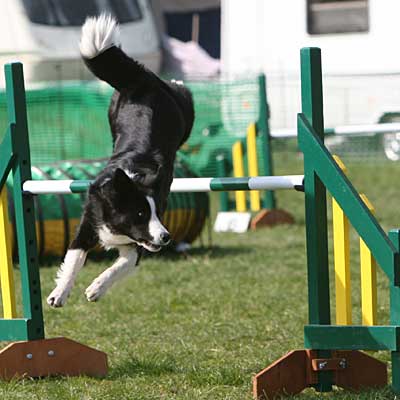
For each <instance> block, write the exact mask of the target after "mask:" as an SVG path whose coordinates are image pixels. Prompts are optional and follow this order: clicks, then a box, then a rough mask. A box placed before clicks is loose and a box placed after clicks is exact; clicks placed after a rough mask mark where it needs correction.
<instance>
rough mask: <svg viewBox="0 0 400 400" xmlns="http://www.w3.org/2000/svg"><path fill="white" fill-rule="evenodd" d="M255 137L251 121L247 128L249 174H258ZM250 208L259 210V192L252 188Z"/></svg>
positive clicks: (254, 127)
mask: <svg viewBox="0 0 400 400" xmlns="http://www.w3.org/2000/svg"><path fill="white" fill-rule="evenodd" d="M256 137H257V130H256V124H255V123H252V124H250V125H249V127H248V128H247V165H248V170H249V176H258V160H257V142H256ZM250 208H251V211H260V209H261V200H260V192H259V191H258V190H252V191H251V192H250Z"/></svg>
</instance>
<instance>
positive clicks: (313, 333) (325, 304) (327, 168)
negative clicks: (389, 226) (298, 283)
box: [253, 48, 400, 399]
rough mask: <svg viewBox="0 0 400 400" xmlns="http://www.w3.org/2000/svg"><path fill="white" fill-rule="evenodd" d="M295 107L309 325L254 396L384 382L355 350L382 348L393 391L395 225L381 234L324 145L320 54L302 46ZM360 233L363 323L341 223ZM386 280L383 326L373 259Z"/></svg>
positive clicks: (396, 376) (397, 368)
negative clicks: (357, 315)
mask: <svg viewBox="0 0 400 400" xmlns="http://www.w3.org/2000/svg"><path fill="white" fill-rule="evenodd" d="M301 83H302V85H301V88H302V89H301V93H302V113H301V114H299V115H298V140H299V145H300V148H301V150H302V152H303V154H304V194H305V207H306V239H307V271H308V308H309V324H308V325H305V327H304V344H305V350H295V351H291V352H290V353H288V354H287V355H286V356H284V357H282V358H281V359H279V360H277V361H276V362H275V363H273V364H272V365H270V366H269V367H267V368H266V369H264V370H263V371H261V372H259V373H258V374H257V375H256V376H255V378H254V380H253V392H254V397H255V398H257V399H260V398H262V399H273V398H275V397H277V396H281V395H283V394H289V395H290V394H296V393H299V392H301V391H302V390H303V389H305V388H307V387H313V388H314V389H316V390H317V391H320V392H327V391H331V390H332V386H333V385H336V386H339V387H342V388H348V389H353V390H359V389H361V388H368V387H380V386H384V385H386V383H387V371H386V364H385V363H382V362H381V361H378V360H376V359H374V358H372V357H370V356H369V355H367V354H365V353H362V352H360V351H358V350H389V351H391V355H392V387H393V390H394V391H395V392H397V393H399V392H400V348H399V346H400V345H399V343H400V342H399V332H400V269H399V267H400V253H399V251H400V230H399V229H395V230H391V231H390V232H389V234H388V235H387V234H386V233H385V232H384V231H383V230H382V228H381V226H380V225H379V224H378V222H377V221H376V219H375V217H374V216H373V213H372V206H371V205H370V204H369V202H368V200H367V199H366V197H365V196H362V195H359V194H358V193H357V191H356V190H355V189H354V187H353V186H352V184H351V182H350V181H349V179H348V178H347V176H346V175H345V173H344V171H343V169H344V166H343V165H342V163H341V162H340V160H338V159H336V160H335V159H334V158H333V157H332V155H331V154H330V153H329V152H328V150H327V149H326V147H325V146H324V143H323V140H324V124H323V111H322V108H323V106H322V105H323V97H322V72H321V54H320V50H319V49H317V48H305V49H302V51H301ZM327 191H329V192H330V194H331V195H332V198H333V199H334V200H335V203H334V212H335V213H336V215H335V220H336V221H335V222H334V223H335V225H336V226H335V228H334V229H335V230H336V232H335V234H337V232H339V237H340V238H339V240H338V238H336V239H335V246H336V247H337V248H336V249H335V253H336V254H335V257H339V262H338V263H337V264H336V268H337V269H336V278H337V287H338V290H337V291H336V300H337V303H336V304H337V306H336V312H337V317H336V325H334V324H332V322H331V309H330V288H329V263H328V228H327V204H326V192H327ZM349 224H351V225H352V226H353V227H354V229H355V230H356V231H357V233H358V234H359V236H360V238H361V252H362V257H361V262H362V264H363V266H362V268H363V271H362V275H363V278H362V280H364V279H365V282H364V283H362V285H363V294H362V297H363V303H364V302H365V300H367V301H366V304H365V306H364V304H363V325H351V322H352V321H351V303H350V296H349V295H350V275H349V262H348V256H349V249H348V240H347V236H348V226H349ZM374 260H376V264H377V265H379V267H380V268H381V269H382V270H383V272H384V273H385V275H386V276H387V278H388V279H389V282H390V324H391V325H380V326H379V325H376V286H375V283H374V282H375V277H374V274H375V270H374V267H375V261H374Z"/></svg>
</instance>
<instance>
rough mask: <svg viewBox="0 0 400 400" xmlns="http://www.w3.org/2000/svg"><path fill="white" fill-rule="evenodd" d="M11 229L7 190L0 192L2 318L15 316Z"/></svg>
mask: <svg viewBox="0 0 400 400" xmlns="http://www.w3.org/2000/svg"><path fill="white" fill-rule="evenodd" d="M10 233H11V229H10V222H9V219H8V205H7V190H6V188H5V187H4V188H3V189H2V190H1V193H0V284H1V296H2V300H3V318H5V319H11V318H16V316H17V312H16V307H15V287H14V274H13V263H12V254H11V235H10Z"/></svg>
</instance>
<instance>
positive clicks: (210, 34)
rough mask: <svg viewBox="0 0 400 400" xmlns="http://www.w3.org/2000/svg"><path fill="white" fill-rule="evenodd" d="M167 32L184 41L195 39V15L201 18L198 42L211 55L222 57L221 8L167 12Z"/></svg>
mask: <svg viewBox="0 0 400 400" xmlns="http://www.w3.org/2000/svg"><path fill="white" fill-rule="evenodd" d="M164 15H165V19H166V22H167V24H166V25H167V33H168V35H169V36H172V37H174V38H177V39H179V40H181V41H183V42H188V41H190V40H192V39H193V29H194V26H193V20H194V19H193V17H194V15H197V16H198V18H199V22H198V23H199V25H198V37H197V40H198V43H199V45H200V46H201V47H202V48H203V49H204V50H206V51H207V52H208V54H209V55H210V56H211V57H214V58H218V59H219V58H220V57H221V9H220V8H213V9H208V10H203V11H199V12H182V13H178V12H176V13H172V12H169V13H165V14H164Z"/></svg>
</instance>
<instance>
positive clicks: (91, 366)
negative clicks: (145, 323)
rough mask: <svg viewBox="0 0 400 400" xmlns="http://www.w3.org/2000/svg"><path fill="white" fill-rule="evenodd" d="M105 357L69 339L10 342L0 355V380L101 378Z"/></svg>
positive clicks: (104, 371)
mask: <svg viewBox="0 0 400 400" xmlns="http://www.w3.org/2000/svg"><path fill="white" fill-rule="evenodd" d="M107 369H108V367H107V355H106V354H105V353H103V352H102V351H98V350H95V349H92V348H91V347H88V346H85V345H83V344H80V343H78V342H75V341H73V340H71V339H66V338H63V337H61V338H54V339H42V340H29V341H26V342H25V341H24V342H14V343H11V344H9V345H8V346H7V347H5V348H4V349H2V350H1V351H0V379H3V380H10V379H13V378H24V377H31V378H38V377H45V376H53V375H63V376H79V375H88V376H94V377H101V376H105V375H106V374H107Z"/></svg>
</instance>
